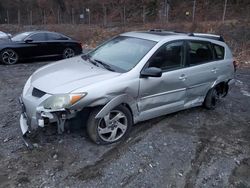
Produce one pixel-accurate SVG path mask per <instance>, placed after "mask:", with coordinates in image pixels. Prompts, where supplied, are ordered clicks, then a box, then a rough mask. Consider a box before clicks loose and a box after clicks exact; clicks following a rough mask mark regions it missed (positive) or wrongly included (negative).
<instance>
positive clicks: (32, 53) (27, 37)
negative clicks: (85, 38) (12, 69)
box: [0, 31, 82, 65]
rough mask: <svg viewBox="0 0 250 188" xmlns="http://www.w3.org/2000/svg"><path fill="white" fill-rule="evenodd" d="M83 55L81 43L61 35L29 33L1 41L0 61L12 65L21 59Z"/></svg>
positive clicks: (43, 32) (41, 32) (46, 32)
mask: <svg viewBox="0 0 250 188" xmlns="http://www.w3.org/2000/svg"><path fill="white" fill-rule="evenodd" d="M81 53H82V46H81V43H80V42H78V41H76V40H73V39H72V38H70V37H68V36H65V35H63V34H61V33H56V32H49V31H29V32H23V33H19V34H17V35H14V36H13V37H12V38H11V40H8V41H0V61H1V62H2V63H3V64H7V65H12V64H15V63H17V62H18V61H19V60H20V59H31V58H41V57H60V58H70V57H73V56H75V55H79V54H81Z"/></svg>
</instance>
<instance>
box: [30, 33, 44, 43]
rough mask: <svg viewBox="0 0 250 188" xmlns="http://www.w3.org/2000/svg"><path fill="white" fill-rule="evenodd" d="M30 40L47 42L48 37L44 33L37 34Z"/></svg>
mask: <svg viewBox="0 0 250 188" xmlns="http://www.w3.org/2000/svg"><path fill="white" fill-rule="evenodd" d="M29 38H31V39H32V40H33V41H45V40H46V35H45V34H44V33H37V34H34V35H31V36H30V37H29Z"/></svg>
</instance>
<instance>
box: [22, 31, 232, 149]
mask: <svg viewBox="0 0 250 188" xmlns="http://www.w3.org/2000/svg"><path fill="white" fill-rule="evenodd" d="M234 72H235V66H234V60H233V57H232V53H231V51H230V49H229V48H228V46H227V45H226V44H225V42H224V41H223V38H222V37H221V36H218V35H211V34H202V33H178V32H171V31H163V30H150V31H142V32H129V33H124V34H121V35H119V36H117V37H115V38H112V39H111V40H109V41H107V42H105V43H104V44H102V45H100V46H99V47H97V48H96V49H94V50H93V51H91V52H89V53H87V54H85V55H82V56H78V57H74V58H71V59H66V60H62V61H58V62H56V63H53V64H50V65H47V66H44V67H42V68H40V69H39V70H37V71H36V72H34V73H33V75H31V77H30V78H29V79H28V80H27V82H26V84H25V86H24V89H23V93H22V95H21V97H20V103H21V105H22V114H21V117H20V125H21V130H22V133H23V135H25V136H27V135H28V134H29V133H30V132H32V131H33V130H34V129H36V128H37V127H38V126H40V127H46V126H50V125H51V123H53V122H55V123H57V128H58V132H59V133H62V132H63V131H64V125H65V122H68V121H69V122H70V119H73V118H75V117H76V116H77V115H78V114H79V113H81V112H83V111H84V110H86V109H88V113H87V114H88V118H87V121H86V129H87V132H88V134H89V137H90V139H91V140H93V141H94V142H95V143H97V144H108V143H113V142H116V141H118V140H120V139H122V138H124V137H125V136H126V135H127V134H128V132H129V130H130V128H131V126H132V125H133V124H135V123H137V122H140V121H145V120H148V119H151V118H154V117H157V116H162V115H165V114H169V113H172V112H176V111H179V110H183V109H187V108H191V107H194V106H200V105H203V106H204V107H206V108H208V109H214V108H215V106H216V105H217V102H218V100H219V99H220V98H221V97H225V96H226V94H227V93H228V91H229V89H230V86H231V85H232V84H233V83H234Z"/></svg>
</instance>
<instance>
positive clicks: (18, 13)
mask: <svg viewBox="0 0 250 188" xmlns="http://www.w3.org/2000/svg"><path fill="white" fill-rule="evenodd" d="M17 22H18V25H20V24H21V14H20V9H18V11H17Z"/></svg>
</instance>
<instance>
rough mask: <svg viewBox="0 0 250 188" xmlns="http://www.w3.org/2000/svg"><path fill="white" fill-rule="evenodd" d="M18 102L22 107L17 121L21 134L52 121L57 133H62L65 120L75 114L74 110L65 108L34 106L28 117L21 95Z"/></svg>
mask: <svg viewBox="0 0 250 188" xmlns="http://www.w3.org/2000/svg"><path fill="white" fill-rule="evenodd" d="M19 102H20V105H21V107H22V113H21V116H20V120H19V122H20V128H21V131H22V134H23V135H26V134H27V133H31V132H32V131H33V130H35V129H37V128H38V127H45V126H46V125H49V124H50V123H54V122H56V123H57V127H58V133H62V132H63V131H64V123H65V121H66V120H67V119H71V118H73V117H75V116H76V111H68V110H66V109H58V110H50V109H45V108H43V107H41V106H38V107H36V108H35V112H34V114H35V115H33V116H32V117H29V116H28V115H27V113H26V106H25V104H24V102H23V101H22V98H21V97H20V98H19Z"/></svg>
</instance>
